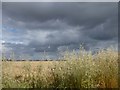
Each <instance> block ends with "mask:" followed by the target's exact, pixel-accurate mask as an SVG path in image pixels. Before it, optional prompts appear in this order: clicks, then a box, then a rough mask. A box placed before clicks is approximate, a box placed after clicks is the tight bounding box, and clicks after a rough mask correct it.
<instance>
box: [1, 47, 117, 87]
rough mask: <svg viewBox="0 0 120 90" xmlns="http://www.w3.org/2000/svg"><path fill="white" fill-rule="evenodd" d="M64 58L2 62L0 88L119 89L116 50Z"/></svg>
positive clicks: (80, 52)
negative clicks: (0, 85) (0, 84)
mask: <svg viewBox="0 0 120 90" xmlns="http://www.w3.org/2000/svg"><path fill="white" fill-rule="evenodd" d="M63 59H64V60H65V61H6V60H5V59H4V60H3V61H2V88H118V52H117V51H115V50H113V49H111V48H108V49H107V50H100V51H99V52H97V53H96V54H92V52H87V51H85V50H80V51H79V52H78V53H75V51H73V52H71V53H70V52H68V51H66V52H65V53H64V57H63Z"/></svg>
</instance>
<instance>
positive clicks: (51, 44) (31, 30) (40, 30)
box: [3, 2, 118, 57]
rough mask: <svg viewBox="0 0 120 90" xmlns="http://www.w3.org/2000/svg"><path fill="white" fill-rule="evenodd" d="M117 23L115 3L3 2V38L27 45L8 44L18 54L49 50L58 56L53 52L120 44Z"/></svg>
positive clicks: (31, 53)
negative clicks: (80, 46) (82, 45)
mask: <svg viewBox="0 0 120 90" xmlns="http://www.w3.org/2000/svg"><path fill="white" fill-rule="evenodd" d="M117 20H118V17H117V3H115V2H114V3H110V2H109V3H108V2H104V3H103V2H101V3H97V2H96V3H95V2H91V3H82V2H77V3H75V2H74V3H70V2H69V3H67V2H61V3H49V2H46V3H41V2H39V3H38V2H37V3H35V2H32V3H30V2H19V3H18V2H11V3H9V2H3V26H5V27H7V28H5V29H6V30H3V32H4V35H5V36H4V38H3V39H6V40H9V41H14V40H16V41H17V40H18V41H22V42H23V43H26V44H23V45H15V44H9V45H8V46H7V45H5V46H6V47H11V48H13V49H14V51H15V52H19V51H20V52H22V53H29V54H30V55H33V54H36V55H37V53H43V52H44V51H46V52H48V53H49V54H50V52H51V53H52V55H50V56H51V57H55V56H54V55H53V53H54V54H55V53H56V52H57V51H59V50H63V51H64V50H65V49H66V47H68V48H69V49H71V50H72V49H78V48H79V45H80V44H81V43H84V47H85V48H86V50H89V49H90V48H92V49H93V48H98V47H100V46H99V45H101V46H102V47H104V45H105V46H107V45H108V44H111V45H113V42H114V43H117V39H118V28H117ZM9 28H13V30H11V31H10V30H9ZM8 30H9V32H8ZM15 30H16V32H15ZM102 43H103V44H104V45H102ZM108 46H109V45H108ZM18 47H20V48H21V49H20V48H19V49H18ZM22 48H24V50H23V49H22Z"/></svg>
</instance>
